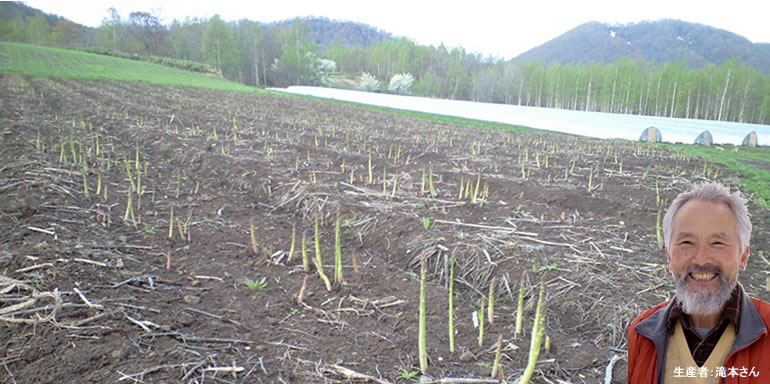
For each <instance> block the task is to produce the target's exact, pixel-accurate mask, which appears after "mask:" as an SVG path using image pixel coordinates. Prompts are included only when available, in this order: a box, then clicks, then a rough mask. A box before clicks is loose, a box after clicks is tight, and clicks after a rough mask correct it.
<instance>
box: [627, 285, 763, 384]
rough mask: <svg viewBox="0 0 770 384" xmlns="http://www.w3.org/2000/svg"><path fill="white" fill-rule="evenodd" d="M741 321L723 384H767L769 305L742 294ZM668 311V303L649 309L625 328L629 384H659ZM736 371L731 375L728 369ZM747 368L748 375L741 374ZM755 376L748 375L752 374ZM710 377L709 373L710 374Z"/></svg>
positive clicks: (665, 344) (669, 308) (664, 351)
mask: <svg viewBox="0 0 770 384" xmlns="http://www.w3.org/2000/svg"><path fill="white" fill-rule="evenodd" d="M742 295H743V297H742V302H741V319H740V324H739V327H738V334H737V335H735V342H734V343H733V346H732V348H731V349H730V352H729V353H728V355H727V359H726V360H725V363H724V367H725V368H726V369H727V377H724V378H722V379H721V380H720V383H722V384H763V383H770V338H769V337H768V333H767V330H768V328H770V304H768V303H765V302H764V301H761V300H757V299H754V298H750V297H749V296H748V295H746V294H745V293H743V294H742ZM670 310H671V302H670V301H667V302H665V303H663V304H658V305H656V306H655V307H653V308H651V309H648V310H647V311H645V312H644V313H642V314H641V315H640V316H639V317H637V318H636V319H635V320H634V321H633V322H632V323H631V325H630V326H629V327H628V383H629V384H665V383H662V379H661V378H662V377H663V367H664V366H665V360H664V359H665V356H666V346H667V344H668V336H669V334H668V330H667V328H666V321H667V319H668V313H669V311H670ZM731 367H734V368H736V369H737V370H736V371H732V373H734V374H735V373H737V375H732V376H731V375H730V372H731V371H730V368H731ZM744 367H745V368H746V369H747V371H748V372H749V374H745V372H743V373H744V374H743V376H745V377H741V376H742V370H741V369H742V368H744ZM752 368H753V369H754V371H753V372H754V373H757V372H758V375H751V370H752ZM710 374H711V373H710Z"/></svg>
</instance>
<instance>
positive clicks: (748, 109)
mask: <svg viewBox="0 0 770 384" xmlns="http://www.w3.org/2000/svg"><path fill="white" fill-rule="evenodd" d="M0 39H3V40H12V41H24V42H31V43H35V44H47V45H59V46H65V47H73V48H77V47H95V48H99V49H104V50H111V51H119V52H125V53H131V54H137V55H155V56H165V57H172V58H177V59H184V60H190V61H194V62H202V63H207V64H209V65H211V66H213V67H214V68H215V69H216V70H217V71H218V72H219V73H221V74H222V75H223V76H224V77H226V78H228V79H231V80H235V81H239V82H242V83H244V84H248V85H254V86H279V87H280V86H288V85H327V84H328V78H327V76H328V75H329V73H331V72H336V73H338V74H339V73H342V74H354V75H358V76H360V75H361V74H364V73H366V74H368V75H369V76H372V77H374V79H377V80H380V81H382V82H383V83H386V84H387V82H388V80H389V79H393V77H394V76H397V75H401V76H403V75H404V74H409V75H410V76H412V77H413V79H414V80H413V83H412V86H411V88H410V90H409V92H410V93H412V94H415V95H420V96H427V97H436V98H445V99H458V100H472V101H479V102H491V103H505V104H513V105H522V106H533V107H545V108H562V109H572V110H583V111H599V112H609V113H623V114H637V115H651V116H665V117H678V118H693V119H706V120H722V121H738V122H747V123H757V124H768V123H770V76H767V75H764V74H762V73H760V72H758V71H756V70H755V69H753V68H751V67H748V66H746V65H743V64H742V63H741V62H740V61H738V60H737V59H731V60H727V61H725V62H724V63H722V64H721V65H719V66H715V65H711V64H707V65H706V66H704V67H702V68H692V67H690V66H688V65H687V63H685V62H684V61H674V62H666V63H663V64H659V63H655V62H652V61H640V60H633V59H630V58H624V59H621V60H618V61H615V62H613V63H610V64H607V65H599V64H589V65H580V64H574V65H560V64H546V63H543V62H539V61H529V62H517V61H515V60H509V61H506V60H502V59H500V58H494V57H484V56H482V55H480V54H478V53H469V52H466V51H465V50H464V49H463V48H461V47H452V48H448V47H446V46H444V45H439V46H438V47H436V46H424V45H419V44H416V43H414V42H413V41H411V40H409V39H406V38H401V39H386V40H383V41H380V42H375V43H372V44H369V45H367V46H364V45H361V44H360V43H355V44H350V43H346V42H345V41H338V42H335V43H331V44H329V45H328V46H322V45H319V44H316V43H314V42H313V41H312V40H311V37H310V36H309V31H308V27H307V25H306V23H305V22H304V21H303V20H302V19H295V20H294V21H293V22H291V23H289V24H286V23H283V24H281V25H279V26H277V27H276V26H273V27H268V26H267V25H262V24H260V23H257V22H254V21H251V20H247V19H242V20H238V21H232V22H225V21H224V20H222V19H221V18H220V17H219V16H213V17H211V18H209V19H202V18H187V19H185V20H182V21H179V20H174V21H172V22H171V23H170V24H168V25H166V24H163V23H162V22H161V20H160V19H159V18H158V17H157V16H156V15H154V14H152V13H148V12H132V13H131V14H129V15H128V17H125V18H124V17H121V15H119V14H118V12H117V11H116V10H115V9H114V8H111V9H110V10H109V11H108V14H107V16H106V17H105V18H104V20H103V21H102V23H101V25H100V26H99V27H98V28H96V29H90V28H83V27H81V26H79V25H77V24H75V23H72V22H70V21H68V20H66V19H58V21H56V24H55V25H53V26H51V25H50V24H49V21H48V20H47V19H46V18H45V17H43V16H42V15H40V14H38V15H35V16H30V17H27V18H26V19H23V20H20V19H16V20H13V21H10V22H8V21H4V22H2V23H0Z"/></svg>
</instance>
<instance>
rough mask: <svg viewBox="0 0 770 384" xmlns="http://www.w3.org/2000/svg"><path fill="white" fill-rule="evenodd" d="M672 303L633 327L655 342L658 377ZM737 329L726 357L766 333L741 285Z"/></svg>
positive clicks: (760, 319) (664, 353)
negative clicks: (739, 315) (738, 324)
mask: <svg viewBox="0 0 770 384" xmlns="http://www.w3.org/2000/svg"><path fill="white" fill-rule="evenodd" d="M738 285H740V283H738ZM673 303H674V302H673V300H672V301H669V302H668V303H667V304H666V305H664V306H663V307H661V308H660V309H658V310H657V311H655V312H654V313H653V314H652V315H650V316H648V317H647V318H645V319H643V320H641V321H640V322H639V323H637V324H636V327H635V328H634V330H635V331H636V333H638V334H639V335H641V336H644V337H646V338H648V339H650V341H652V342H653V344H655V353H656V358H657V367H658V375H657V377H658V378H660V377H663V367H664V364H663V362H664V360H663V359H665V356H666V346H667V344H668V343H667V341H668V328H667V327H666V322H667V320H668V315H669V312H671V307H672V305H673ZM738 329H739V331H738V334H737V335H735V342H733V346H732V348H730V353H729V354H728V358H729V356H730V355H732V354H733V352H735V351H737V350H739V349H742V348H744V347H746V346H748V345H749V344H751V343H753V342H754V341H755V340H757V338H759V336H760V335H762V334H763V333H767V328H766V327H765V324H764V323H763V322H762V318H761V317H760V316H759V313H758V312H757V309H756V307H755V306H754V303H753V302H752V301H751V299H750V298H749V296H748V295H747V294H746V292H745V291H744V290H743V286H741V317H740V326H739V328H738Z"/></svg>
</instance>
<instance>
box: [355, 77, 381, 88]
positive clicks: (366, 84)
mask: <svg viewBox="0 0 770 384" xmlns="http://www.w3.org/2000/svg"><path fill="white" fill-rule="evenodd" d="M358 87H359V88H361V90H362V91H366V92H376V91H379V90H380V82H379V81H378V80H377V79H376V78H375V77H374V76H372V75H370V74H368V73H366V72H364V74H363V75H361V83H359V85H358Z"/></svg>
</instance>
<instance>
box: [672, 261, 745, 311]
mask: <svg viewBox="0 0 770 384" xmlns="http://www.w3.org/2000/svg"><path fill="white" fill-rule="evenodd" d="M691 272H713V273H718V274H719V277H718V278H719V286H718V287H717V289H716V291H715V292H714V293H713V294H712V293H710V292H708V291H706V290H704V289H698V290H696V291H695V292H692V291H690V288H689V287H688V286H687V280H686V279H687V276H688V275H689V274H690V273H691ZM737 284H738V279H737V276H736V279H735V280H732V281H731V280H729V278H728V277H727V276H725V275H724V274H723V273H722V271H721V270H720V269H719V268H717V267H711V268H709V267H706V268H698V267H695V266H689V267H687V268H685V269H684V270H683V271H682V274H681V275H680V276H679V279H678V280H677V281H676V299H677V301H679V303H680V305H681V306H682V311H684V313H686V314H688V315H699V316H705V315H713V314H715V313H719V312H721V311H722V309H723V308H724V305H725V303H727V300H729V299H730V296H731V295H732V292H733V289H735V286H736V285H737Z"/></svg>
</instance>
